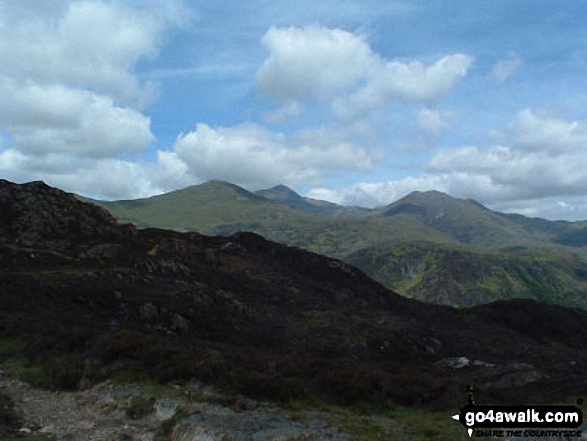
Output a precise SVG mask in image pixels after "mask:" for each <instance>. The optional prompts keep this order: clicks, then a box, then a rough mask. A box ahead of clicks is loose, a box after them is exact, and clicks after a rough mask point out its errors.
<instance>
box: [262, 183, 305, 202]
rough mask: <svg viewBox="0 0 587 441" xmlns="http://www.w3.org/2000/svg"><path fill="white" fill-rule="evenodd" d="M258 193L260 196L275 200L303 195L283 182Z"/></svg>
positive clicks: (295, 198) (296, 197)
mask: <svg viewBox="0 0 587 441" xmlns="http://www.w3.org/2000/svg"><path fill="white" fill-rule="evenodd" d="M256 193H257V194H258V195H260V196H264V197H266V198H269V199H275V200H299V199H302V197H301V196H300V195H299V194H297V193H296V192H295V191H294V190H292V189H291V188H289V187H287V186H286V185H283V184H279V185H276V186H275V187H271V188H269V189H267V190H259V191H257V192H256Z"/></svg>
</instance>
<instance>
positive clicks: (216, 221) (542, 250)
mask: <svg viewBox="0 0 587 441" xmlns="http://www.w3.org/2000/svg"><path fill="white" fill-rule="evenodd" d="M94 202H95V203H97V204H99V205H102V206H104V207H105V208H107V209H108V210H109V211H110V212H111V213H112V214H113V215H114V216H116V217H117V218H118V220H119V221H120V222H132V223H134V224H136V225H137V226H139V227H159V228H167V229H175V230H179V231H198V232H200V233H203V234H208V235H230V234H232V233H234V232H237V231H252V232H255V233H258V234H261V235H263V236H265V237H267V238H268V239H271V240H275V241H278V242H282V243H286V244H288V245H293V246H299V247H303V248H306V249H309V250H311V251H314V252H317V253H321V254H324V255H327V256H331V257H335V258H338V259H341V260H343V261H346V262H348V263H350V264H352V265H354V266H356V267H358V268H360V269H362V270H363V271H365V272H366V273H367V274H368V275H370V276H371V277H373V278H374V279H376V280H378V281H379V282H381V283H383V284H384V285H386V286H387V287H389V288H391V289H393V290H395V291H397V292H399V293H401V294H403V295H405V296H408V297H413V298H416V299H421V300H426V301H429V302H433V303H442V304H451V305H456V306H465V305H475V304H481V303H487V302H490V301H494V300H498V299H511V298H519V297H528V298H534V299H538V300H542V301H547V302H551V303H557V304H562V305H568V306H579V307H582V308H587V264H586V263H585V259H584V258H583V257H584V256H586V255H587V247H585V246H584V245H585V242H586V240H585V237H586V236H587V235H586V234H585V231H587V229H586V223H584V222H576V223H572V222H551V221H547V220H543V219H532V218H527V217H524V216H520V215H511V214H502V213H497V212H493V211H491V210H489V209H487V208H486V207H484V206H482V205H481V204H479V203H477V202H475V201H473V200H465V199H456V198H453V197H450V196H448V195H446V194H444V193H440V192H436V191H431V192H414V193H411V194H409V195H408V196H406V197H404V198H402V199H400V200H398V201H396V202H394V203H392V204H390V205H387V206H385V207H379V208H377V209H374V210H367V209H362V208H358V207H343V206H340V205H336V204H332V203H328V202H321V201H315V200H312V199H308V198H303V197H301V196H300V195H298V194H297V193H295V192H294V191H293V190H291V189H289V188H287V187H285V186H277V187H273V188H272V189H268V190H262V191H258V192H256V193H252V192H249V191H247V190H245V189H243V188H241V187H238V186H236V185H233V184H229V183H226V182H222V181H210V182H207V183H204V184H201V185H196V186H192V187H188V188H186V189H183V190H178V191H174V192H171V193H168V194H163V195H160V196H154V197H151V198H146V199H137V200H130V201H114V202H104V201H94Z"/></svg>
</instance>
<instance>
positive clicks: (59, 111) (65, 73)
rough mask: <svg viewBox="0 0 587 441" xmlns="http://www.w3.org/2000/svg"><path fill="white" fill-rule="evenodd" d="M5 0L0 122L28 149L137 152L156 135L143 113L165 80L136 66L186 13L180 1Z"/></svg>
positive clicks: (0, 33)
mask: <svg viewBox="0 0 587 441" xmlns="http://www.w3.org/2000/svg"><path fill="white" fill-rule="evenodd" d="M166 5H167V6H161V5H159V6H156V4H153V5H149V6H147V7H144V8H142V9H140V8H138V7H137V8H133V7H128V6H125V5H124V4H123V3H120V2H106V1H99V0H82V1H55V2H42V1H27V2H23V1H3V2H1V3H0V15H1V16H2V19H3V20H2V22H1V26H0V102H1V103H2V105H1V106H0V130H4V131H6V132H8V133H9V134H10V137H11V140H12V146H11V147H12V148H13V149H16V150H18V151H20V152H22V153H23V154H25V155H29V156H30V155H33V154H34V155H41V156H44V157H46V158H48V157H49V156H50V155H52V154H64V153H70V154H75V155H78V156H91V157H96V158H107V157H118V156H120V155H136V154H139V153H141V152H142V151H143V150H144V148H145V147H146V146H148V145H149V144H150V143H152V142H153V140H154V135H153V133H152V132H151V130H150V118H149V117H147V116H145V115H143V114H142V113H140V111H139V110H138V109H139V108H140V107H141V106H143V105H145V104H147V103H148V102H150V101H152V100H153V99H154V98H155V97H156V95H157V87H156V85H155V84H153V83H151V82H144V83H142V82H141V81H140V80H139V79H138V77H137V75H136V74H135V72H134V69H135V66H136V64H137V63H138V62H139V60H141V59H145V58H153V57H155V56H156V55H157V54H158V51H159V49H160V47H161V45H162V42H163V37H164V34H165V31H166V30H167V29H168V28H169V27H170V26H172V25H180V24H182V23H184V18H185V17H186V16H189V14H182V13H181V12H182V8H181V7H180V6H178V3H176V2H167V3H166Z"/></svg>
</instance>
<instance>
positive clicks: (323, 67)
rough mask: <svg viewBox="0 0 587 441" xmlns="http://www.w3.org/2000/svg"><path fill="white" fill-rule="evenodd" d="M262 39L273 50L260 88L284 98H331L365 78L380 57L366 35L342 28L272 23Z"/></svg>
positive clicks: (261, 73)
mask: <svg viewBox="0 0 587 441" xmlns="http://www.w3.org/2000/svg"><path fill="white" fill-rule="evenodd" d="M261 41H262V43H263V45H265V46H266V47H267V48H268V49H269V51H270V54H269V58H267V60H265V62H264V63H263V66H262V67H261V68H260V69H259V72H258V73H257V82H258V84H259V88H260V89H261V91H263V92H265V93H267V94H270V95H273V96H276V97H278V98H281V99H285V100H292V99H300V98H306V97H316V98H319V99H329V98H331V97H332V96H333V95H334V94H336V93H339V92H340V91H342V90H345V89H347V88H349V87H352V86H353V85H355V84H356V83H357V82H358V81H359V80H361V79H362V78H364V77H365V75H366V74H367V72H368V70H369V69H370V68H371V66H372V64H373V61H374V60H375V59H376V58H377V57H376V56H375V55H374V54H373V53H372V52H371V49H370V48H369V45H368V44H367V42H366V41H365V38H364V37H362V36H359V35H355V34H352V33H350V32H347V31H344V30H341V29H327V28H323V27H318V26H308V27H305V28H295V27H290V28H276V27H271V28H270V29H269V30H268V31H267V33H266V34H265V35H264V36H263V38H262V40H261Z"/></svg>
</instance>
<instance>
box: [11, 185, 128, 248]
mask: <svg viewBox="0 0 587 441" xmlns="http://www.w3.org/2000/svg"><path fill="white" fill-rule="evenodd" d="M117 232H118V226H117V222H116V220H115V219H114V218H113V217H112V216H111V215H110V213H108V212H107V211H106V210H104V209H103V208H101V207H98V206H96V205H92V204H85V203H83V202H80V201H78V200H77V199H76V198H75V197H74V196H73V195H71V194H68V193H64V192H63V191H61V190H57V189H55V188H52V187H49V186H48V185H46V184H45V183H43V182H38V181H37V182H30V183H28V184H23V185H20V186H17V185H14V184H12V183H10V182H8V181H5V180H3V179H0V242H9V243H10V242H13V243H15V244H18V245H21V246H27V247H38V246H43V247H53V248H55V249H64V248H69V247H71V246H72V245H73V244H74V243H75V242H76V241H89V240H95V239H98V238H100V239H102V240H103V239H104V238H106V237H108V236H111V235H115V234H117Z"/></svg>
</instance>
